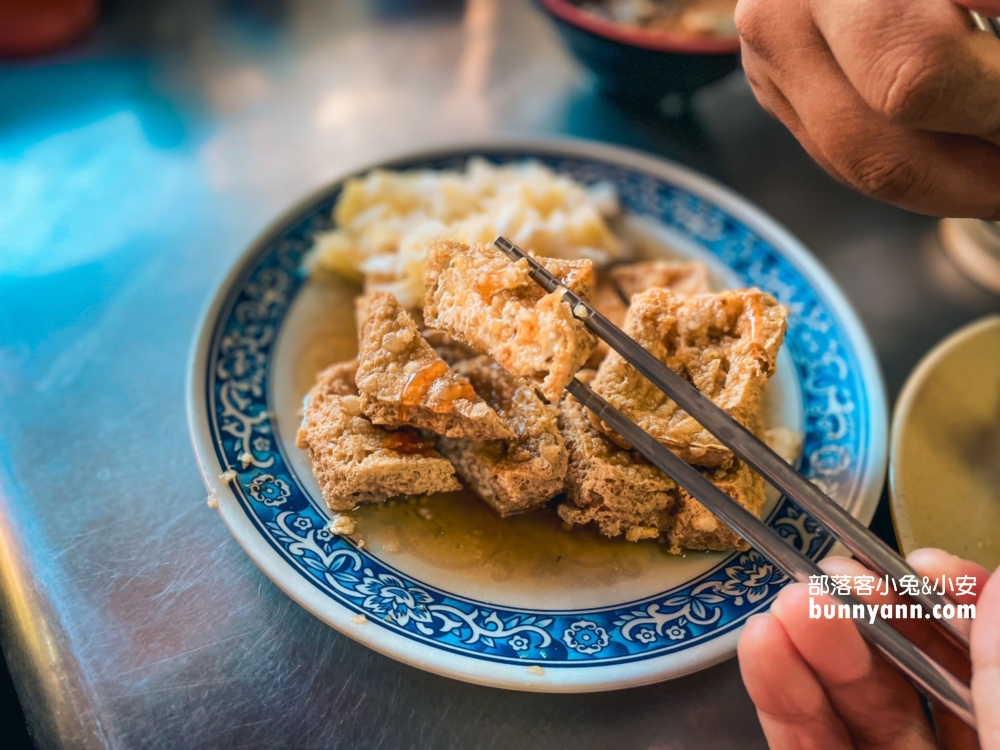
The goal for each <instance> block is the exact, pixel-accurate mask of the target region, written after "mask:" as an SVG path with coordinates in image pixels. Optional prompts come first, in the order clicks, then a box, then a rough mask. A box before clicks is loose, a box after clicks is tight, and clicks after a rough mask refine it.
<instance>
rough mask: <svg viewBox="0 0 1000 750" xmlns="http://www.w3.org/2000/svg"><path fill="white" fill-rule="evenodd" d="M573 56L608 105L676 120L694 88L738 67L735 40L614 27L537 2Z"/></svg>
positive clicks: (552, 1) (555, 2)
mask: <svg viewBox="0 0 1000 750" xmlns="http://www.w3.org/2000/svg"><path fill="white" fill-rule="evenodd" d="M537 1H538V5H539V6H540V7H541V8H542V9H543V10H544V11H545V12H546V13H547V14H548V16H549V17H550V18H552V20H553V21H554V22H555V25H556V28H557V29H558V30H559V33H560V35H561V36H562V38H563V40H564V41H565V42H566V44H567V45H568V46H569V48H570V50H571V51H572V52H573V54H574V55H575V56H576V57H577V58H578V59H579V60H580V62H582V63H583V64H584V65H586V66H587V67H588V68H590V70H591V71H592V72H593V73H594V75H595V76H596V77H597V80H598V83H599V84H600V87H601V89H602V90H603V91H604V92H605V93H606V94H607V95H608V96H610V97H612V98H613V99H616V100H618V101H620V102H623V103H625V104H628V105H630V106H634V107H639V108H642V109H646V110H651V111H661V112H664V113H667V114H673V115H676V114H679V113H680V111H682V110H683V108H684V107H685V106H686V100H687V99H688V98H689V97H690V95H691V94H693V93H694V92H695V91H697V90H698V89H700V88H703V87H705V86H708V85H709V84H712V83H715V82H716V81H719V80H721V79H722V78H725V77H726V76H727V75H729V74H730V73H732V72H733V71H734V70H736V68H737V67H738V66H739V56H740V54H739V53H740V40H739V37H738V36H735V35H733V36H726V37H719V36H701V35H693V34H676V33H673V32H667V31H656V30H650V29H642V28H638V27H631V26H626V25H624V24H619V23H615V22H613V21H609V20H607V19H604V18H601V17H600V16H597V15H594V14H593V13H589V12H587V11H586V10H583V9H582V8H580V7H578V6H576V5H574V4H572V3H571V2H568V0H537Z"/></svg>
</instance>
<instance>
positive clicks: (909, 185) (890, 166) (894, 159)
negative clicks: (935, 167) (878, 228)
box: [842, 152, 928, 203]
mask: <svg viewBox="0 0 1000 750" xmlns="http://www.w3.org/2000/svg"><path fill="white" fill-rule="evenodd" d="M842 173H843V175H844V177H845V178H846V179H847V181H848V182H850V183H851V184H852V185H853V186H854V187H856V188H857V189H858V190H860V191H861V192H863V193H865V194H866V195H870V196H872V197H874V198H878V199H880V200H883V201H887V202H889V203H894V202H898V201H903V200H913V199H915V198H918V197H919V196H920V195H922V194H923V193H924V192H926V190H927V187H928V184H927V174H926V170H925V169H924V168H922V167H921V166H920V164H919V163H918V162H916V161H914V160H913V159H912V158H906V157H900V156H898V155H895V154H889V153H885V152H872V153H863V154H857V155H853V156H851V157H849V158H848V159H847V160H846V162H845V165H844V168H843V172H842Z"/></svg>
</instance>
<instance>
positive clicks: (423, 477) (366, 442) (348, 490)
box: [296, 360, 461, 511]
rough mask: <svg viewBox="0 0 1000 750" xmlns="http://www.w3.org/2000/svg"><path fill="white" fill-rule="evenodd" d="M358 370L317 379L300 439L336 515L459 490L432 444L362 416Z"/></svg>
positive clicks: (333, 369) (340, 368) (344, 368)
mask: <svg viewBox="0 0 1000 750" xmlns="http://www.w3.org/2000/svg"><path fill="white" fill-rule="evenodd" d="M357 369H358V362H357V360H352V361H350V362H341V363H339V364H335V365H331V366H330V367H328V368H327V369H326V370H323V371H322V372H321V373H320V374H319V375H318V376H317V378H316V384H315V385H314V386H313V388H312V390H311V391H309V396H308V399H307V403H306V409H305V417H304V419H303V423H302V426H301V427H300V428H299V431H298V434H297V436H296V445H297V446H298V447H299V448H301V449H302V450H304V451H306V453H307V454H308V455H309V458H310V459H311V460H312V469H313V474H314V475H315V477H316V481H317V482H318V484H319V486H320V489H321V490H322V492H323V498H324V500H326V504H327V505H328V506H329V507H330V508H331V510H335V511H344V510H351V509H352V508H354V507H355V506H357V505H360V504H362V503H378V502H384V501H385V500H387V499H388V498H390V497H395V496H397V495H423V494H429V493H433V492H453V491H455V490H458V489H460V488H461V485H459V483H458V480H457V479H455V476H454V474H455V469H454V467H453V466H452V465H451V464H450V463H449V462H448V460H447V459H445V458H444V457H443V456H441V454H440V453H438V452H437V451H436V450H434V447H433V443H432V442H431V440H430V439H429V438H427V437H425V436H422V435H421V434H420V433H419V432H418V431H417V430H414V429H412V428H404V429H402V430H397V431H390V430H387V429H385V428H383V427H378V426H376V425H374V424H372V423H371V421H370V420H369V419H368V418H367V417H366V416H365V415H364V414H363V413H362V411H361V399H360V398H359V396H358V391H357V387H356V384H355V375H356V372H357Z"/></svg>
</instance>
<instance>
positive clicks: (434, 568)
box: [188, 140, 886, 692]
mask: <svg viewBox="0 0 1000 750" xmlns="http://www.w3.org/2000/svg"><path fill="white" fill-rule="evenodd" d="M473 155H478V156H483V157H485V158H487V159H490V160H493V161H497V162H509V161H517V160H523V159H528V158H530V159H537V160H539V161H541V162H543V163H545V164H547V165H548V166H549V167H551V168H552V169H554V170H556V171H558V172H562V173H566V174H568V175H571V176H572V177H574V178H575V179H577V180H580V181H582V182H585V183H593V182H598V181H606V182H610V183H612V184H614V185H615V186H616V187H617V189H618V192H619V195H620V196H621V201H622V205H623V208H624V211H625V214H626V217H627V218H626V220H625V222H624V229H625V230H626V231H627V232H629V233H633V234H634V235H635V237H637V238H638V239H637V242H638V244H640V245H642V246H644V247H648V246H650V244H657V245H660V244H662V245H666V246H667V247H669V248H671V249H672V252H673V253H675V254H677V253H679V254H681V255H688V256H696V257H701V258H704V259H706V260H707V261H709V263H710V264H711V266H712V268H713V269H714V271H715V273H716V276H717V278H718V279H719V280H721V282H722V283H724V284H729V285H732V286H748V285H753V286H757V287H760V288H761V289H764V290H766V291H768V292H770V293H771V294H773V295H774V296H775V297H777V299H778V300H780V301H781V302H782V303H783V304H784V305H786V306H787V307H788V308H789V310H790V317H789V329H788V335H787V338H786V343H785V347H784V349H783V354H782V358H781V359H780V360H779V368H778V375H777V376H776V377H775V379H774V380H773V381H772V383H771V386H770V391H771V393H770V394H769V397H768V398H769V401H770V402H771V405H770V407H769V408H770V411H771V419H772V420H773V421H775V422H777V423H780V424H785V425H787V426H789V427H792V428H794V429H797V430H800V431H801V432H803V433H804V435H805V439H804V448H803V452H802V457H801V459H800V464H799V465H800V468H801V470H802V471H803V472H804V473H805V474H806V475H807V476H808V477H809V478H810V479H812V480H813V481H814V482H816V483H817V484H820V485H822V486H823V487H824V488H825V489H826V490H827V492H829V493H830V494H831V495H832V496H833V497H834V498H835V499H837V501H838V502H840V503H841V504H842V505H843V506H844V507H846V508H848V509H849V510H850V512H851V513H853V514H854V515H855V516H857V517H858V518H860V519H861V520H862V521H863V522H865V523H867V522H868V521H870V519H871V516H872V514H873V512H874V509H875V505H876V503H877V501H878V497H879V493H880V491H881V488H882V483H883V478H884V472H885V460H886V411H885V398H884V395H883V390H882V384H881V379H880V375H879V372H878V368H877V366H876V362H875V357H874V355H873V353H872V350H871V346H870V344H869V342H868V340H867V338H866V337H865V334H864V332H863V331H862V329H861V326H860V325H859V323H858V321H857V318H856V317H855V315H854V313H853V312H852V310H851V308H850V306H849V305H848V304H847V302H846V301H845V300H844V297H843V296H842V294H841V293H840V291H839V290H838V289H837V287H836V286H835V284H834V283H833V281H832V280H831V279H830V278H829V276H827V274H826V273H825V272H824V271H823V269H822V268H821V267H820V266H819V265H818V264H817V262H816V261H815V260H814V259H813V257H812V256H811V255H810V254H809V252H808V251H807V250H806V249H805V248H803V247H802V245H800V244H799V243H798V242H797V241H796V240H795V239H794V238H792V237H791V236H790V235H789V234H788V233H787V232H786V231H785V230H784V229H782V228H781V227H780V226H778V225H777V224H776V223H775V222H774V221H772V220H771V219H770V218H768V217H767V216H766V215H764V214H763V213H762V212H761V211H760V210H759V209H757V208H755V207H753V206H752V205H750V204H749V203H747V202H746V201H744V200H743V199H741V198H740V197H738V196H736V195H734V194H733V193H731V192H730V191H728V190H727V189H725V188H723V187H720V186H719V185H717V184H715V183H713V182H711V181H709V180H707V179H705V178H704V177H701V176H699V175H697V174H695V173H693V172H691V171H689V170H687V169H684V168H682V167H680V166H677V165H674V164H670V163H668V162H665V161H663V160H661V159H656V158H653V157H650V156H646V155H642V154H638V153H635V152H631V151H626V150H622V149H619V148H612V147H609V146H603V145H597V144H591V143H583V142H574V141H523V140H522V141H514V142H512V141H502V142H493V143H487V144H477V145H475V146H468V147H461V148H455V149H452V150H449V151H443V152H442V151H437V152H434V153H421V154H417V155H412V156H408V157H406V158H402V159H397V160H395V161H392V162H390V163H383V164H380V165H378V166H382V167H387V168H391V169H415V168H435V169H440V168H459V167H461V166H463V165H464V163H465V161H466V160H467V159H468V158H469V157H470V156H473ZM340 188H341V183H339V182H338V183H336V184H334V185H332V186H330V187H328V188H325V189H324V190H322V191H320V192H319V193H317V194H315V195H313V196H311V197H309V198H307V199H306V200H305V201H304V202H302V203H301V204H300V205H299V206H297V207H296V208H294V209H293V210H291V211H290V212H289V213H287V214H286V215H285V216H284V217H282V218H281V219H279V220H278V221H277V222H276V223H275V224H274V225H273V226H272V227H271V228H270V229H269V230H268V231H267V232H266V233H265V234H264V235H263V236H262V237H261V238H260V239H259V240H258V241H257V242H255V243H254V244H253V246H252V247H250V248H249V249H248V250H247V251H246V253H245V254H244V255H243V256H242V258H241V259H240V260H239V261H238V262H237V263H236V265H235V267H234V268H233V269H232V270H231V272H230V273H229V275H228V276H227V278H226V279H225V281H224V282H223V283H222V285H221V286H220V288H219V290H218V292H217V293H216V295H215V298H214V301H213V302H212V304H211V306H210V308H209V310H208V312H207V313H206V315H205V318H204V320H203V323H202V327H201V331H200V333H199V335H198V337H197V341H196V343H195V348H194V352H193V357H192V365H191V372H190V384H189V393H188V398H189V403H188V410H189V418H190V422H191V432H192V437H193V440H194V444H195V450H196V453H197V456H198V460H199V462H200V464H201V470H202V474H203V475H204V477H205V481H206V484H207V485H208V487H209V491H210V492H211V493H213V494H215V495H216V496H217V498H218V508H219V513H220V514H221V516H222V519H223V521H225V523H226V525H227V526H228V527H229V529H230V531H231V532H232V534H233V536H235V537H236V539H237V541H239V543H240V544H241V545H242V546H243V548H244V549H245V550H246V552H247V554H248V555H250V557H251V558H252V559H253V560H254V562H255V563H257V565H258V566H259V567H260V568H261V570H263V571H264V572H265V573H266V574H267V575H268V576H269V577H270V578H271V579H272V580H273V581H274V582H275V583H277V584H278V586H280V587H281V588H282V589H283V590H284V591H285V592H286V593H287V594H288V595H289V596H291V597H292V598H293V599H295V600H296V601H297V602H299V603H300V604H301V605H302V606H303V607H305V608H306V609H308V610H309V611H310V612H312V613H313V614H315V615H316V616H317V617H319V618H320V619H322V620H323V621H325V622H327V623H329V624H330V625H332V626H333V627H334V628H337V629H338V630H340V631H341V632H343V633H345V634H346V635H348V636H350V637H351V638H354V639H356V640H358V641H360V642H361V643H364V644H365V645H367V646H369V647H371V648H373V649H375V650H377V651H379V652H381V653H383V654H386V655H388V656H390V657H392V658H395V659H399V660H401V661H404V662H406V663H408V664H412V665H414V666H417V667H420V668H423V669H427V670H429V671H432V672H436V673H439V674H443V675H448V676H451V677H455V678H458V679H462V680H468V681H471V682H477V683H481V684H486V685H494V686H498V687H506V688H515V689H523V690H536V691H552V692H577V691H590V690H607V689H615V688H623V687H628V686H633V685H640V684H644V683H649V682H655V681H658V680H664V679H669V678H672V677H677V676H679V675H682V674H686V673H688V672H692V671H695V670H698V669H703V668H705V667H707V666H709V665H712V664H714V663H717V662H719V661H722V660H724V659H726V658H729V657H730V656H732V655H733V653H734V651H735V646H736V640H737V637H738V634H739V630H740V628H741V626H742V625H743V623H744V622H745V621H746V619H747V618H748V617H749V616H750V615H752V614H754V613H756V612H760V611H762V610H764V609H766V608H767V607H768V605H769V604H770V602H771V600H772V599H773V598H774V596H775V595H776V594H777V592H778V590H779V589H780V588H781V586H782V585H783V584H784V583H785V581H786V579H785V577H784V576H783V575H782V574H781V573H780V572H779V571H777V570H775V569H774V567H773V566H772V565H771V563H770V562H769V561H768V560H767V559H765V558H764V557H762V556H761V555H760V554H758V553H757V552H753V551H751V552H746V553H733V554H729V555H725V554H691V555H688V556H686V557H683V558H678V557H671V556H669V555H666V554H656V553H651V552H650V550H651V549H655V548H656V545H652V547H648V546H647V547H645V548H643V549H644V550H645V551H644V552H643V555H644V557H643V563H642V564H641V565H638V566H637V567H635V569H631V570H630V572H629V574H628V575H627V576H623V577H619V578H617V579H613V580H611V579H602V578H601V576H600V575H598V576H595V577H594V582H593V583H592V584H587V585H575V586H572V587H565V586H558V585H551V584H547V583H546V579H545V576H544V575H542V576H534V577H532V579H531V580H532V581H534V583H529V584H528V585H526V584H525V583H524V581H523V580H520V581H515V582H511V581H504V580H503V577H502V576H500V577H497V576H492V577H491V576H486V575H485V574H484V575H482V576H481V577H479V578H477V575H478V570H477V568H476V567H475V566H472V567H471V569H470V568H469V567H468V566H466V567H464V568H463V569H461V570H456V569H455V568H456V566H451V567H448V566H444V565H440V564H439V561H438V560H436V559H434V556H433V555H430V556H428V555H424V556H421V555H420V554H416V553H413V552H412V551H408V550H406V549H403V550H398V549H394V548H392V547H390V546H389V545H388V544H383V545H378V544H371V545H368V546H365V547H364V548H363V549H360V548H358V546H357V544H356V542H354V541H353V540H351V539H346V538H340V537H332V536H331V535H330V534H329V532H327V531H326V530H325V529H324V528H323V527H324V525H325V524H326V523H327V521H328V518H329V516H328V512H327V510H326V507H325V505H324V503H323V501H322V498H321V496H320V494H319V492H318V490H317V488H316V485H315V483H314V481H313V479H312V476H311V474H310V472H309V465H308V461H307V459H306V458H305V457H304V456H303V454H302V453H301V452H300V451H298V450H297V449H296V448H295V444H294V441H295V432H296V428H297V426H298V422H299V419H300V416H299V413H298V408H299V406H300V404H301V399H302V395H303V394H304V393H305V392H306V390H307V389H308V387H309V385H310V384H311V381H312V379H313V376H314V374H315V373H316V372H317V371H318V370H319V369H320V368H321V367H322V366H324V365H326V364H328V363H329V362H332V361H335V360H336V359H338V358H342V357H347V356H352V355H353V353H354V351H355V349H354V346H355V343H354V339H355V333H354V327H353V321H352V318H351V309H352V308H351V296H352V295H353V293H354V292H353V290H352V288H350V287H348V286H346V285H339V284H336V283H333V284H328V283H317V282H313V281H310V280H308V279H307V277H306V276H305V275H304V274H303V273H302V272H301V262H302V258H303V256H304V255H305V253H306V252H307V251H308V250H309V249H310V246H311V238H312V237H313V235H314V234H315V233H316V232H317V231H321V230H325V229H328V228H329V227H330V226H331V212H332V208H333V205H334V203H335V201H336V200H337V196H338V194H339V191H340ZM650 238H655V240H656V243H650V242H649V241H648V240H649V239H650ZM647 252H648V251H647ZM241 456H243V457H245V461H246V466H245V467H244V461H241ZM229 467H233V468H234V469H235V470H236V472H237V476H236V478H235V480H234V481H233V482H231V483H229V482H225V481H222V480H221V479H220V478H219V475H220V474H221V473H222V472H224V471H225V470H226V469H227V468H229ZM765 516H766V522H767V523H768V524H770V525H771V526H772V527H773V528H775V529H776V530H777V531H778V532H779V533H780V534H781V535H782V536H784V537H785V538H786V539H787V540H788V542H789V544H793V545H795V546H796V547H798V548H799V549H801V550H803V551H805V552H806V553H807V554H808V555H810V556H811V557H813V558H818V557H821V556H823V555H825V554H827V553H828V552H829V551H830V549H831V547H832V546H833V542H832V540H831V539H830V538H829V537H828V536H827V535H826V534H825V533H824V532H823V531H822V530H821V529H819V528H818V527H817V525H816V524H815V522H814V521H813V520H812V519H811V518H809V517H808V516H807V515H805V514H804V513H803V512H802V511H801V510H800V509H799V508H798V507H796V506H795V505H794V504H793V503H791V502H789V501H788V500H786V499H784V498H777V497H772V498H771V500H770V502H769V504H768V506H767V509H766V511H765ZM626 567H627V566H626ZM612 578H613V577H612ZM609 580H610V581H611V582H608V581H609ZM602 581H604V582H602ZM576 583H577V584H579V582H578V581H577V582H576ZM361 615H363V616H364V617H361Z"/></svg>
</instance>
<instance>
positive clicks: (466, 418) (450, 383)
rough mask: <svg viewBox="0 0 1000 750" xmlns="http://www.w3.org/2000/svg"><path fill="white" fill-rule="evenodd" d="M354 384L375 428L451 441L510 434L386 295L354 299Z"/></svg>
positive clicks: (398, 306)
mask: <svg viewBox="0 0 1000 750" xmlns="http://www.w3.org/2000/svg"><path fill="white" fill-rule="evenodd" d="M356 306H357V319H358V333H359V336H358V339H359V341H358V347H359V350H360V351H359V354H358V359H359V361H360V365H359V366H358V373H357V384H358V391H359V393H360V398H361V409H362V411H364V413H365V415H367V416H368V418H369V419H371V421H372V422H373V423H374V424H378V425H387V426H389V427H399V426H401V425H411V426H413V427H422V428H423V429H426V430H430V431H432V432H436V433H438V434H439V435H447V436H449V437H466V438H470V439H472V440H497V439H500V438H507V437H513V435H514V433H513V432H511V429H510V428H509V427H508V426H507V425H506V423H504V421H503V420H502V419H501V418H500V415H498V414H497V413H496V412H495V411H494V410H493V409H492V408H490V406H489V405H487V404H486V402H485V401H483V399H481V398H480V397H479V396H477V395H476V392H475V391H474V390H473V388H472V385H471V384H470V383H469V381H468V380H466V379H465V378H463V377H462V376H461V375H457V374H455V373H454V372H453V371H452V369H451V368H450V367H449V366H448V363H447V362H445V361H444V360H443V359H442V358H441V357H440V356H439V355H438V353H437V352H436V351H434V349H433V348H432V347H431V345H430V344H428V343H427V342H426V341H425V340H424V338H423V337H422V336H421V335H420V331H419V330H418V329H417V325H416V323H415V322H414V321H413V319H412V318H411V317H410V315H409V313H407V312H406V310H404V309H403V308H402V306H401V305H400V304H399V303H398V302H397V301H396V298H395V297H393V296H392V295H391V294H389V293H387V292H370V293H368V294H365V295H362V296H361V297H358V299H357V302H356Z"/></svg>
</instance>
